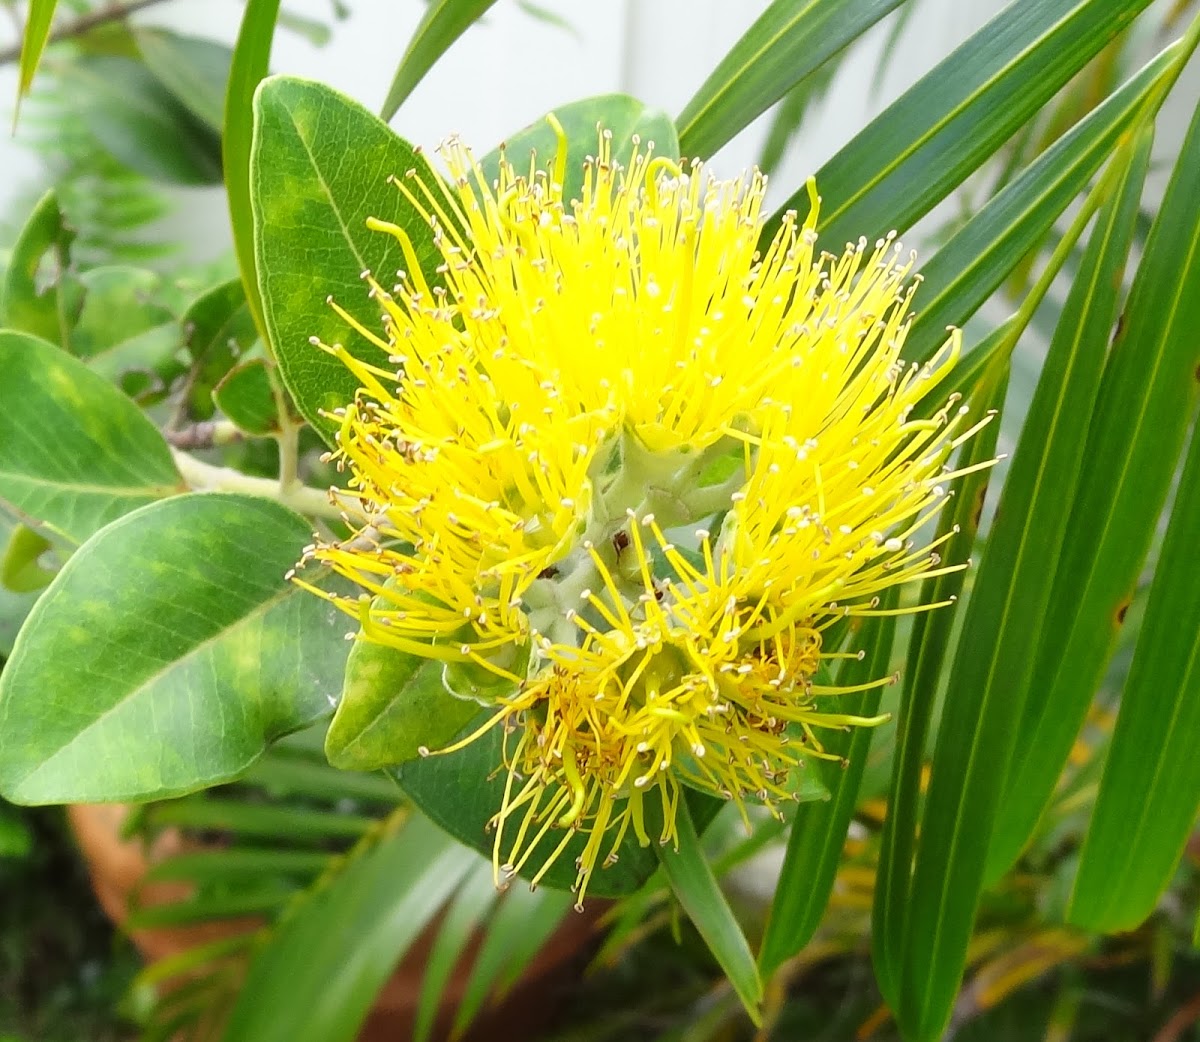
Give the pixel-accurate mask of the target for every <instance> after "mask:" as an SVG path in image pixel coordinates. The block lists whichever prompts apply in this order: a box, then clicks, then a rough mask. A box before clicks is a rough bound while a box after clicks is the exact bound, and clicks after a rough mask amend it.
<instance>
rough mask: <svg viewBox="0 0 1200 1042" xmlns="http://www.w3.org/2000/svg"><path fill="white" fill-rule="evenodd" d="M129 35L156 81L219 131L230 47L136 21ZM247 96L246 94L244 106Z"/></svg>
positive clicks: (247, 100)
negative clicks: (136, 24)
mask: <svg viewBox="0 0 1200 1042" xmlns="http://www.w3.org/2000/svg"><path fill="white" fill-rule="evenodd" d="M133 38H134V40H135V41H137V47H138V50H139V51H140V52H141V55H142V60H143V61H145V63H146V66H147V68H149V70H150V71H151V72H152V73H154V75H155V76H156V77H157V78H158V80H159V82H160V83H162V85H163V86H164V87H166V88H167V90H169V91H170V92H171V93H172V94H173V95H174V96H175V97H176V98H177V99H178V100H179V101H181V102H182V103H183V104H184V106H185V107H186V108H187V110H188V111H189V112H190V113H191V114H192V115H193V116H195V117H196V118H197V119H198V120H200V121H201V122H202V123H204V124H205V125H206V126H208V127H211V128H212V129H213V130H215V131H216V132H217V133H220V131H221V124H222V120H223V115H222V113H223V109H224V107H225V87H226V85H227V84H228V82H229V65H230V61H231V59H232V57H233V53H232V52H231V51H230V49H229V48H228V47H226V46H225V44H223V43H217V42H216V41H214V40H206V39H203V38H202V37H198V36H180V35H179V33H173V32H171V31H170V30H167V29H158V28H153V29H152V28H149V27H147V26H140V25H139V26H134V27H133ZM249 100H250V99H249V97H248V96H247V98H246V108H247V110H249V107H250V106H249Z"/></svg>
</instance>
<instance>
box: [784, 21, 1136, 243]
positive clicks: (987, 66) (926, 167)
mask: <svg viewBox="0 0 1200 1042" xmlns="http://www.w3.org/2000/svg"><path fill="white" fill-rule="evenodd" d="M1147 2H1148V0H1017V2H1016V3H1013V4H1011V5H1010V6H1009V7H1007V8H1005V10H1003V11H1002V12H1000V14H999V15H997V16H996V17H995V18H994V19H993V20H992V21H991V22H989V23H988V24H987V25H985V26H984V27H983V28H982V29H980V30H979V32H977V33H976V34H975V35H974V36H973V37H971V39H969V40H968V41H967V42H966V43H964V44H963V45H962V46H961V47H959V48H958V49H957V50H956V51H955V52H954V53H953V54H951V55H950V56H949V57H948V58H946V59H945V61H943V62H942V63H941V64H940V65H938V66H937V68H935V69H934V70H933V71H932V72H930V73H929V74H928V75H926V76H925V77H923V78H922V79H921V80H919V81H918V82H917V83H916V84H915V85H914V86H913V87H912V88H911V89H910V90H909V91H908V92H907V93H905V94H904V95H903V96H902V97H901V98H899V99H898V100H897V101H896V102H895V103H894V104H892V105H890V106H889V107H888V108H887V109H885V110H884V111H883V112H882V113H881V114H880V115H879V116H878V117H877V118H876V119H875V120H874V121H872V122H871V124H870V125H869V126H867V127H866V129H864V130H863V131H862V132H861V133H859V134H858V135H857V136H856V137H855V138H854V140H852V141H851V142H850V143H849V144H848V145H847V146H846V147H845V148H843V149H842V150H841V151H840V152H839V153H838V154H837V155H836V156H834V157H833V158H832V159H831V160H830V161H829V162H828V163H826V164H825V166H824V167H822V168H821V170H820V172H819V173H818V174H817V185H818V186H819V188H820V190H821V195H822V196H823V198H824V206H823V209H822V213H821V220H820V224H819V225H818V231H819V232H820V233H821V234H822V235H823V236H824V237H825V239H826V241H827V242H830V243H834V244H837V243H842V242H847V241H855V240H857V239H858V237H859V236H860V235H866V236H867V238H868V239H875V238H877V237H879V236H881V235H884V234H886V233H887V232H888V230H889V229H895V230H897V231H900V232H903V231H905V230H906V229H907V228H909V227H910V226H911V225H912V224H913V222H914V221H916V220H917V219H918V218H920V217H922V216H924V215H925V214H926V213H928V212H929V211H930V210H931V209H932V208H933V207H934V206H935V205H936V204H937V203H938V202H939V201H940V200H942V199H944V198H945V197H946V196H947V195H948V194H949V193H950V192H951V191H953V189H954V188H955V187H957V186H958V185H959V184H961V183H962V182H963V181H964V180H965V179H966V178H967V177H968V176H969V175H970V174H971V173H972V172H974V171H975V170H976V169H978V168H979V166H980V165H981V164H982V163H983V162H984V160H986V159H987V158H988V157H989V156H990V155H992V154H993V153H994V152H995V151H996V150H997V149H998V148H999V147H1000V146H1001V145H1002V144H1003V143H1004V142H1005V141H1007V140H1008V139H1009V138H1010V137H1011V136H1012V135H1013V134H1014V133H1015V132H1016V131H1017V130H1018V129H1019V128H1020V127H1021V126H1022V125H1023V124H1024V123H1025V121H1026V120H1028V119H1029V118H1030V117H1031V116H1033V114H1034V113H1035V112H1037V110H1038V109H1039V108H1041V106H1042V105H1043V104H1045V102H1046V101H1048V100H1049V99H1050V98H1051V97H1053V96H1054V94H1055V93H1056V92H1057V91H1058V90H1059V88H1060V87H1062V86H1063V84H1065V83H1066V82H1067V81H1068V80H1069V79H1070V78H1071V77H1072V76H1073V75H1074V74H1075V73H1076V72H1078V71H1079V69H1081V68H1082V67H1083V66H1084V65H1085V64H1086V63H1087V62H1088V60H1089V59H1091V57H1092V56H1093V55H1095V54H1096V53H1097V52H1098V51H1099V50H1100V49H1101V48H1102V47H1104V45H1105V44H1106V43H1108V42H1109V41H1110V40H1111V39H1112V38H1113V37H1114V36H1116V35H1117V33H1119V32H1120V31H1121V30H1122V29H1124V28H1125V26H1127V25H1128V24H1129V23H1130V22H1131V21H1132V20H1133V18H1134V16H1135V15H1136V14H1137V13H1138V12H1139V11H1140V10H1142V8H1144V7H1145V6H1146V4H1147ZM789 209H794V210H798V211H800V212H801V213H804V212H806V211H807V209H808V202H807V198H806V194H805V192H804V191H803V190H801V191H799V192H797V193H796V194H795V195H794V196H793V197H792V198H791V199H789V200H788V201H787V202H786V203H785V204H784V205H783V207H781V209H780V211H779V212H778V214H777V215H776V218H775V220H777V219H779V218H781V217H782V214H783V212H784V211H786V210H789ZM773 230H774V229H773V224H772V226H771V227H768V229H767V234H768V235H769V234H771V232H772V231H773Z"/></svg>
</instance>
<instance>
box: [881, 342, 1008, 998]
mask: <svg viewBox="0 0 1200 1042" xmlns="http://www.w3.org/2000/svg"><path fill="white" fill-rule="evenodd" d="M1006 336H1007V327H1001V330H999V331H998V333H997V334H996V335H994V336H993V337H989V338H988V341H985V342H984V343H983V344H981V345H980V346H979V348H977V349H976V351H975V352H973V354H976V355H978V356H979V357H982V358H987V357H989V356H992V353H993V352H992V348H993V347H994V346H995V345H1002V344H1003V342H1004V339H1005V337H1006ZM989 341H990V343H989ZM1007 385H1008V380H1007V374H1006V373H1005V372H1004V371H1003V367H1001V366H999V365H997V364H995V359H994V358H993V363H992V365H991V368H990V369H986V370H985V371H984V373H983V375H982V378H981V381H980V384H979V386H978V388H977V389H976V390H975V391H974V393H973V395H972V400H971V410H972V416H971V417H970V418H971V419H973V420H978V419H980V418H981V417H983V416H984V415H985V414H986V413H987V411H988V410H990V409H998V408H999V407H1000V406H1001V405H1002V404H1003V402H1004V393H1005V390H1006V389H1007ZM960 386H963V387H965V386H966V385H965V384H960ZM999 433H1000V424H999V422H998V420H993V421H992V422H991V423H990V424H989V425H988V426H987V427H985V428H984V429H983V430H982V431H980V432H979V433H978V434H977V435H976V436H975V437H974V438H972V439H971V440H970V441H968V442H967V443H966V444H965V445H964V446H963V448H962V450H961V452H960V454H959V459H958V465H959V467H961V468H966V467H971V466H975V465H977V464H980V463H984V462H986V461H987V460H990V459H994V458H995V455H996V440H997V438H998V437H999ZM990 476H991V471H990V470H986V469H985V470H977V471H975V472H974V473H972V474H968V475H966V476H965V477H964V478H963V479H962V480H961V483H960V484H959V485H958V487H957V488H956V489H954V490H953V492H952V495H953V496H954V497H955V498H954V501H953V503H952V504H951V505H949V506H947V507H946V509H945V510H944V511H943V512H942V516H941V518H940V519H939V521H938V528H937V537H938V538H940V537H942V536H945V535H947V534H950V539H948V540H947V541H946V542H945V543H944V544H942V545H943V546H944V548H945V549H944V550H943V551H942V557H943V559H944V560H946V561H953V562H956V563H957V562H965V561H968V560H969V555H970V553H971V548H972V547H973V546H974V544H975V534H976V532H977V530H978V527H979V519H980V516H981V515H982V514H983V505H984V500H985V498H986V496H987V490H988V479H989V477H990ZM965 581H966V572H965V571H958V572H951V573H949V574H947V575H939V576H936V577H935V578H933V579H927V580H925V582H924V583H922V585H921V594H920V598H919V600H920V602H921V603H922V604H937V603H940V602H942V601H953V600H957V598H959V597H960V596H961V595H962V591H963V585H964V583H965ZM956 610H957V605H948V606H947V607H944V608H939V609H938V610H937V611H932V612H922V613H921V614H920V615H917V616H916V617H915V618H914V619H913V626H912V634H911V636H910V637H909V643H908V654H907V656H906V658H905V667H904V671H903V677H904V688H903V691H902V697H901V699H900V710H899V714H898V719H897V726H896V752H895V755H894V756H893V759H892V784H891V796H890V799H889V801H888V812H887V817H886V818H885V819H884V823H883V837H882V840H881V843H880V853H879V869H878V872H877V877H876V885H875V904H874V908H873V913H872V924H871V957H872V961H873V963H874V966H875V978H876V980H877V981H878V982H879V987H880V990H881V991H882V992H883V995H884V998H885V999H886V1000H887V1003H888V1005H889V1006H891V1007H892V1009H896V1008H897V1007H898V1006H899V1005H900V979H901V975H902V973H903V967H904V964H905V961H906V958H907V951H906V948H905V927H906V918H905V917H906V914H907V911H908V900H909V890H910V888H911V884H912V860H913V850H914V848H915V844H916V835H917V809H918V806H919V803H920V799H921V780H922V773H923V770H924V767H925V760H926V757H925V751H926V743H927V741H928V738H929V729H930V726H931V723H932V720H933V711H934V705H935V702H936V699H937V693H938V683H939V678H940V677H941V675H942V666H943V664H944V663H945V661H946V657H947V654H948V653H949V650H950V642H951V636H952V633H953V630H954V621H955V614H956Z"/></svg>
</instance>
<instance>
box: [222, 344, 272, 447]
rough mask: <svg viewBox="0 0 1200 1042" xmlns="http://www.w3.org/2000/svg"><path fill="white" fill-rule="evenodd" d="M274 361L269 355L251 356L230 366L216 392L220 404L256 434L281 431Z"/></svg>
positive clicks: (237, 423) (242, 427)
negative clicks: (272, 385) (276, 399)
mask: <svg viewBox="0 0 1200 1042" xmlns="http://www.w3.org/2000/svg"><path fill="white" fill-rule="evenodd" d="M270 365H271V363H270V362H269V361H267V359H265V358H247V359H246V360H245V361H244V362H239V363H238V364H237V365H235V366H234V367H233V368H232V369H230V370H229V372H227V373H226V374H225V375H224V376H223V377H222V378H221V381H220V383H218V384H217V386H216V387H214V388H213V392H212V395H213V402H214V403H215V404H216V406H217V408H218V409H220V410H221V412H223V413H224V414H225V416H226V417H227V418H228V419H229V420H230V421H231V422H232V423H233V424H234V425H235V426H236V427H237V428H238V429H239V430H242V431H245V432H246V433H247V434H249V435H251V436H253V437H259V438H263V437H269V436H270V435H273V434H275V433H277V432H278V431H279V410H278V409H276V407H275V392H274V390H273V389H272V387H271V374H270V372H269V368H270Z"/></svg>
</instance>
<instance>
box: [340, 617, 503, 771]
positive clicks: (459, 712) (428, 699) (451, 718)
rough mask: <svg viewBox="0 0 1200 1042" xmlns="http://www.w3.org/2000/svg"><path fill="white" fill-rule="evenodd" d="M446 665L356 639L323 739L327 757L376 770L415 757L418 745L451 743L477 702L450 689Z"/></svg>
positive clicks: (475, 710)
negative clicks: (327, 729) (326, 734)
mask: <svg viewBox="0 0 1200 1042" xmlns="http://www.w3.org/2000/svg"><path fill="white" fill-rule="evenodd" d="M444 668H445V667H444V666H443V665H442V663H440V662H434V661H432V660H430V659H422V658H417V656H415V655H407V654H405V653H404V652H402V651H397V650H395V649H394V648H389V647H387V646H386V645H383V644H372V643H370V642H368V641H358V642H356V643H355V645H354V647H353V648H352V649H351V651H350V658H349V659H348V660H347V662H346V679H345V685H344V687H343V688H342V699H341V701H340V702H339V703H338V708H337V712H336V713H335V714H334V717H333V721H332V723H330V725H329V734H328V736H327V737H326V739H325V752H326V753H327V754H328V756H329V762H330V763H332V764H334V765H335V766H337V767H343V768H345V769H347V770H353V771H368V770H377V769H379V768H380V767H392V766H395V765H397V764H401V763H406V762H407V761H409V760H415V759H417V757H418V756H419V755H420V750H421V749H422V748H426V749H440V748H442V747H444V746H447V745H449V744H450V743H451V741H453V739H454V736H455V735H456V734H458V733H459V732H460V731H461V730H462V729H463V728H464V727H466V726H467V724H469V723H470V722H471V721H472V720H473V719H475V717H476V716H477V715H478V713H479V703H478V702H473V701H471V700H469V699H464V698H456V697H455V696H454V695H452V694H450V692H449V691H447V690H446V686H445V684H444V683H443V680H442V671H443V669H444Z"/></svg>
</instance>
